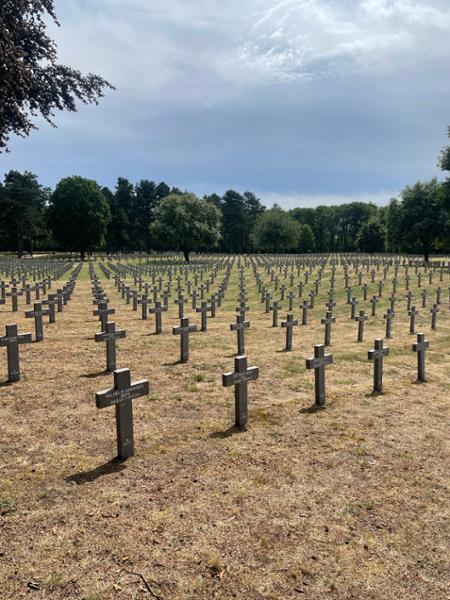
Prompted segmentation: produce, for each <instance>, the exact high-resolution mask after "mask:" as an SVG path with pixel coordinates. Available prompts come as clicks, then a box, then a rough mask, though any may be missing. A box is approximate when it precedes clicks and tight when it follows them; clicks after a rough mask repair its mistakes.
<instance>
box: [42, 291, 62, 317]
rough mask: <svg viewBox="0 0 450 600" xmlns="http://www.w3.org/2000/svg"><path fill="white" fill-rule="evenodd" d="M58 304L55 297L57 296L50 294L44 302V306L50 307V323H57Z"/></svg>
mask: <svg viewBox="0 0 450 600" xmlns="http://www.w3.org/2000/svg"><path fill="white" fill-rule="evenodd" d="M57 303H58V300H57V299H56V297H55V294H49V295H48V298H47V300H44V301H43V303H42V304H46V305H47V306H48V311H49V312H48V322H49V323H54V322H55V306H56V304H57Z"/></svg>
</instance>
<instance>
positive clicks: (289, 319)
mask: <svg viewBox="0 0 450 600" xmlns="http://www.w3.org/2000/svg"><path fill="white" fill-rule="evenodd" d="M296 325H298V320H297V319H295V320H294V315H293V314H292V313H289V314H288V315H287V316H286V321H281V327H285V328H286V348H285V350H286V352H289V351H290V350H292V334H293V328H294V327H295V326H296Z"/></svg>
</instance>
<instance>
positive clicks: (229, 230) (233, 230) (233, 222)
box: [222, 190, 247, 254]
mask: <svg viewBox="0 0 450 600" xmlns="http://www.w3.org/2000/svg"><path fill="white" fill-rule="evenodd" d="M246 232H247V213H246V210H245V203H244V197H243V196H241V194H238V192H235V191H234V190H228V191H227V192H225V194H224V196H223V198H222V247H223V249H224V250H225V252H230V253H239V254H240V253H241V252H242V251H243V250H244V249H245V248H246V247H247V244H246V239H245V236H246Z"/></svg>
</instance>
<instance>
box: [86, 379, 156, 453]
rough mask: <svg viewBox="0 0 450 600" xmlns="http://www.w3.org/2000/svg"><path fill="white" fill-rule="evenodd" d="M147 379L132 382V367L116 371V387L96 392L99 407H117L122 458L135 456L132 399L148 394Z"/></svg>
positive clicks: (118, 447) (119, 449)
mask: <svg viewBox="0 0 450 600" xmlns="http://www.w3.org/2000/svg"><path fill="white" fill-rule="evenodd" d="M149 391H150V386H149V383H148V381H147V380H146V379H141V380H139V381H135V382H133V383H131V372H130V369H118V370H117V371H114V387H113V388H110V389H108V390H104V391H102V392H97V393H96V394H95V403H96V406H97V408H106V407H108V406H115V407H116V430H117V455H118V458H119V459H120V460H125V459H126V458H128V457H130V456H133V454H134V436H133V405H132V400H134V399H135V398H139V397H141V396H148V394H149Z"/></svg>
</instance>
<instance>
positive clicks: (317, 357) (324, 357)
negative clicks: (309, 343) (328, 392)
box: [306, 344, 333, 406]
mask: <svg viewBox="0 0 450 600" xmlns="http://www.w3.org/2000/svg"><path fill="white" fill-rule="evenodd" d="M332 362H333V355H332V354H325V346H324V345H323V344H316V345H315V346H314V358H307V359H306V368H307V369H314V376H315V398H316V404H317V405H318V406H324V405H325V366H326V365H331V364H332Z"/></svg>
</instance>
